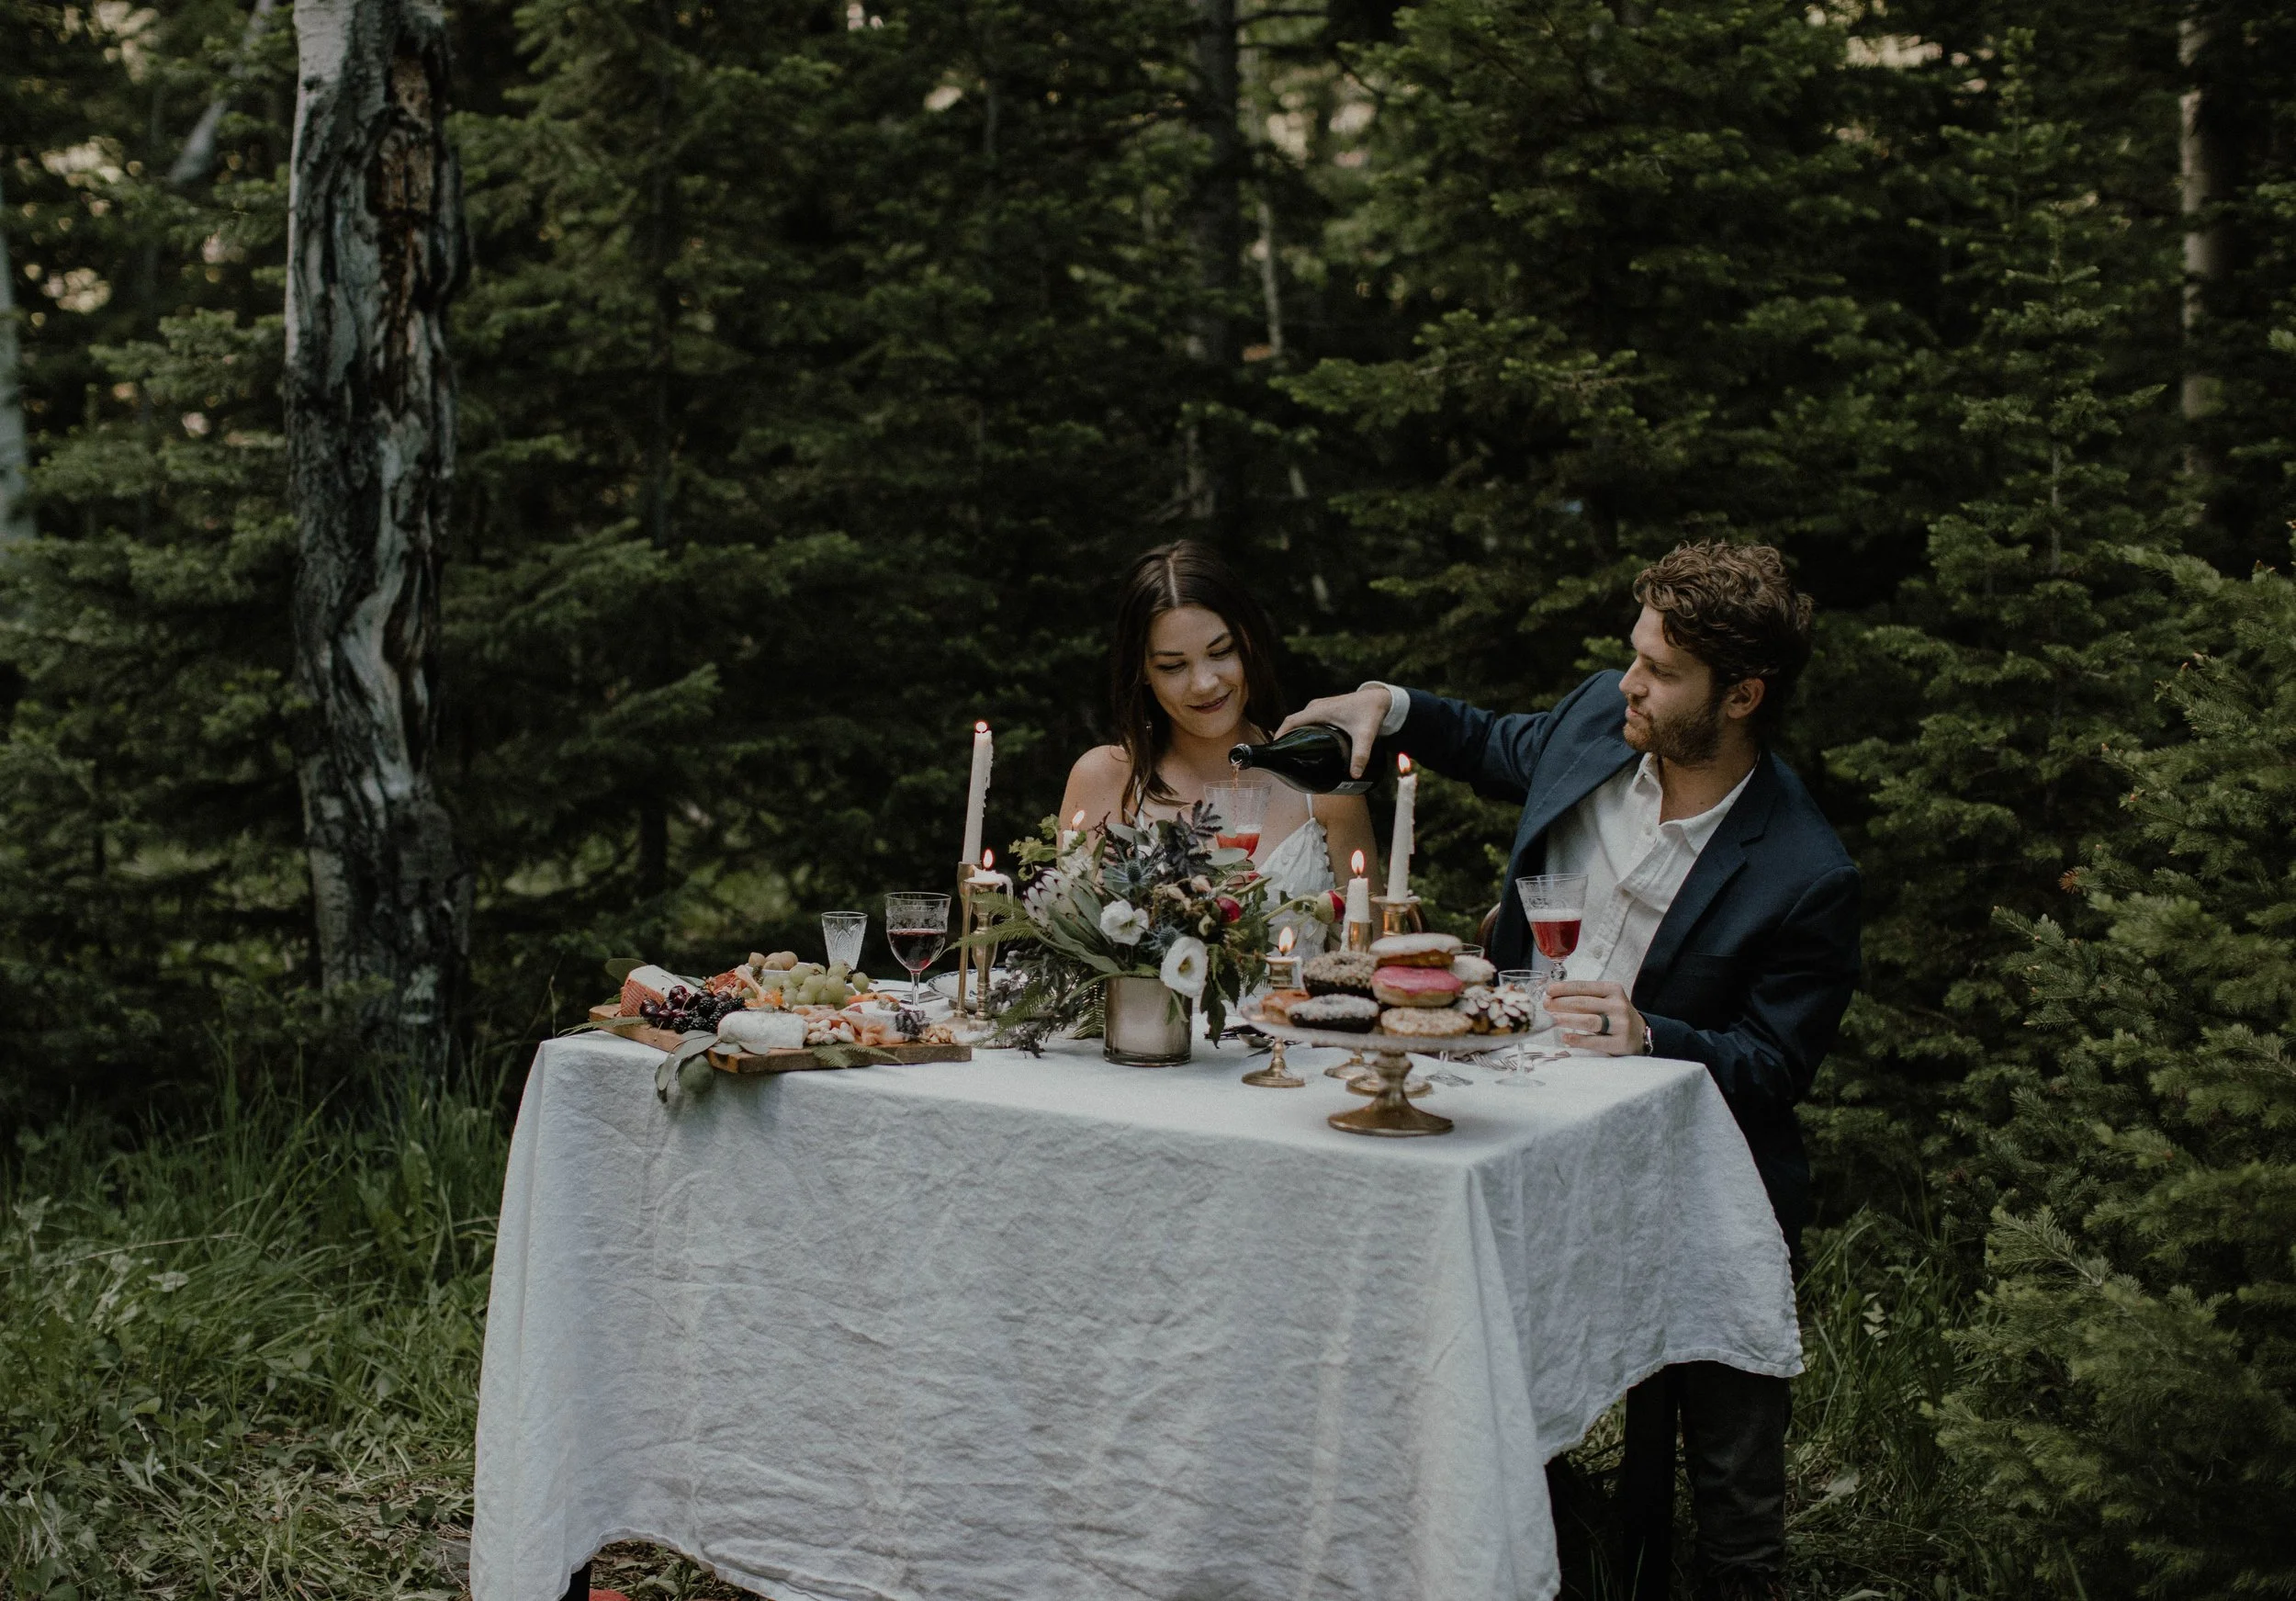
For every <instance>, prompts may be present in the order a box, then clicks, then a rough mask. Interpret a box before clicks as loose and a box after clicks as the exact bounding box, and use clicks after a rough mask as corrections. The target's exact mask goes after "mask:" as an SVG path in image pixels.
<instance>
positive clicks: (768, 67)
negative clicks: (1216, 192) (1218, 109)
mask: <svg viewBox="0 0 2296 1601" xmlns="http://www.w3.org/2000/svg"><path fill="white" fill-rule="evenodd" d="M524 16H525V18H526V23H525V27H526V33H525V38H526V40H527V45H528V48H529V51H530V52H531V62H532V72H533V84H532V86H531V89H530V90H527V91H524V92H523V93H522V96H521V98H522V99H523V100H524V101H526V102H527V104H526V107H525V108H524V109H523V111H516V112H512V113H509V114H505V115H504V116H501V117H499V118H486V119H480V118H467V119H466V120H465V122H464V124H463V130H464V149H465V157H466V163H467V173H468V177H469V184H470V203H471V209H472V216H473V221H474V231H475V232H476V235H477V241H478V259H479V269H478V276H477V277H476V279H475V281H474V283H473V286H472V288H471V291H470V295H469V297H468V300H467V304H466V306H465V308H464V310H463V311H462V312H461V314H460V321H459V324H458V337H459V338H460V340H461V341H462V346H463V348H464V349H465V350H466V351H467V353H468V354H467V370H468V371H470V372H471V374H472V375H473V377H472V381H471V383H470V384H469V386H468V388H467V391H466V405H467V415H468V420H469V431H468V434H467V454H466V457H465V468H466V472H465V480H464V481H465V485H466V493H467V500H468V504H469V510H470V521H469V524H468V531H467V547H466V548H465V549H464V550H463V551H462V552H461V554H460V559H459V560H458V561H457V563H456V565H455V566H453V567H451V568H450V569H449V586H450V588H449V604H450V614H451V618H452V632H451V635H450V649H451V657H450V671H451V672H452V674H453V680H454V682H456V684H457V685H458V686H459V687H458V690H457V692H456V708H455V710H454V713H453V717H454V724H453V727H452V728H451V730H450V733H449V736H448V738H449V744H450V748H451V749H452V750H453V752H454V754H453V755H452V756H451V758H450V761H452V762H453V763H454V764H455V766H456V794H457V796H458V805H459V806H460V809H461V815H462V817H463V818H464V820H465V822H466V825H467V828H468V829H469V838H470V840H471V846H472V851H473V853H474V859H475V860H476V861H477V862H478V864H479V907H478V920H479V935H478V947H479V949H480V951H481V953H490V954H489V956H488V959H489V960H490V961H491V962H492V963H493V964H494V965H493V967H492V971H491V974H490V977H489V980H488V981H489V982H490V983H492V984H494V985H495V987H496V993H497V994H498V995H501V996H502V997H505V998H506V1001H505V1004H504V1010H505V1012H506V1013H507V1014H508V1019H507V1026H508V1027H511V1028H523V1027H524V1026H525V1024H526V1021H527V1019H528V1017H529V1015H530V1014H531V1009H532V1008H533V1006H534V1005H535V1003H536V1001H537V1000H538V999H539V998H541V997H542V996H543V995H545V994H546V987H547V986H548V985H549V983H550V981H551V975H552V974H553V972H562V973H563V975H564V976H563V978H562V979H561V980H560V981H559V982H560V986H561V987H560V989H559V992H558V998H559V1001H560V1003H561V1004H562V1005H570V1004H571V1003H573V1002H577V1001H580V1000H581V999H583V998H585V997H586V993H587V991H586V988H585V987H586V986H588V985H590V984H591V983H593V982H594V980H593V979H592V978H591V975H592V974H593V973H594V971H595V961H594V958H595V956H596V955H597V954H598V953H600V951H601V950H602V949H614V948H619V947H625V946H633V945H635V946H636V947H638V948H643V949H646V950H648V951H653V952H659V953H665V954H668V955H670V956H673V957H674V958H676V959H680V960H684V959H689V958H690V959H692V960H693V961H697V962H705V961H707V960H709V959H711V958H713V957H715V958H717V959H720V960H722V959H723V958H724V956H725V954H726V953H727V952H728V951H731V952H733V953H739V952H740V951H742V950H746V949H748V948H750V947H751V946H753V945H756V944H759V943H760V942H761V941H775V942H787V943H795V944H809V943H811V942H812V941H814V940H816V939H817V937H818V934H817V929H816V928H815V927H814V926H813V925H812V924H811V920H810V915H811V914H812V913H815V912H817V911H819V910H821V909H824V908H828V907H831V906H846V907H854V908H861V909H865V910H872V911H873V910H874V909H875V902H874V900H873V898H872V897H873V896H874V895H876V894H879V893H882V892H883V891H884V890H885V889H887V888H899V887H907V888H917V887H938V886H940V885H942V884H943V883H945V882H946V881H947V880H948V879H950V878H951V877H952V876H953V874H954V872H955V866H956V864H955V863H953V862H952V861H951V860H949V858H950V856H951V854H952V852H953V851H954V850H955V847H956V840H957V827H956V824H957V822H958V814H959V803H960V799H961V796H962V782H963V765H962V764H963V763H964V761H966V759H967V752H968V750H969V747H970V740H969V730H970V727H971V725H972V723H973V720H974V718H975V717H981V716H985V717H986V718H988V719H989V720H990V721H991V722H992V723H993V724H994V725H995V726H996V731H997V735H998V746H999V761H998V767H997V772H996V786H995V788H994V790H993V791H992V816H991V828H990V838H991V839H992V840H999V841H1001V840H1008V839H1011V838H1013V837H1015V836H1016V835H1018V834H1019V833H1020V832H1022V831H1024V830H1025V829H1027V828H1028V827H1030V825H1031V824H1032V823H1033V821H1034V820H1035V818H1036V817H1038V816H1041V813H1042V812H1043V810H1044V809H1046V808H1047V807H1048V806H1049V805H1050V804H1051V798H1052V796H1055V795H1058V793H1059V789H1060V783H1061V778H1062V775H1063V774H1064V772H1065V770H1066V767H1067V764H1068V763H1069V762H1070V761H1073V760H1074V758H1075V755H1076V754H1077V753H1079V752H1080V751H1081V750H1083V749H1085V748H1086V746H1087V745H1088V744H1090V743H1092V742H1093V740H1094V738H1095V733H1094V727H1095V724H1096V723H1097V715H1098V709H1099V705H1100V703H1101V701H1102V699H1103V695H1104V691H1103V688H1102V685H1103V682H1104V678H1103V674H1104V668H1103V665H1102V660H1103V659H1102V652H1103V650H1104V649H1105V627H1106V619H1107V615H1108V611H1109V604H1110V603H1111V600H1112V590H1111V584H1112V580H1113V577H1114V574H1115V572H1116V571H1117V570H1118V569H1119V568H1120V564H1121V562H1122V560H1123V559H1124V558H1126V557H1127V556H1128V555H1129V554H1130V553H1131V552H1132V551H1133V550H1136V549H1138V548H1140V547H1143V546H1145V545H1147V544H1150V543H1153V542H1154V541H1155V540H1156V539H1158V538H1162V537H1170V536H1172V535H1173V534H1174V533H1176V532H1178V531H1179V529H1178V527H1176V526H1175V525H1174V524H1173V523H1172V522H1170V521H1168V520H1167V519H1170V518H1172V517H1173V516H1174V515H1175V514H1176V513H1177V512H1178V511H1179V510H1180V509H1181V508H1180V505H1179V503H1178V502H1177V500H1176V486H1177V485H1178V483H1179V481H1180V479H1181V478H1182V474H1181V472H1180V471H1179V470H1178V468H1179V464H1180V460H1181V443H1182V442H1181V434H1182V428H1181V412H1182V405H1183V402H1184V400H1186V399H1187V396H1188V395H1189V393H1190V392H1191V386H1192V385H1195V384H1197V383H1199V381H1200V379H1199V377H1198V376H1196V373H1195V368H1194V366H1193V364H1192V363H1191V362H1190V359H1189V357H1188V355H1187V349H1186V347H1185V340H1184V331H1185V327H1186V323H1187V315H1186V314H1187V308H1188V307H1189V306H1190V305H1191V304H1193V303H1194V300H1195V297H1196V291H1195V288H1194V276H1193V265H1192V258H1191V256H1190V254H1189V248H1188V242H1187V235H1186V232H1185V231H1184V230H1182V229H1180V228H1179V227H1178V226H1176V223H1175V221H1174V219H1175V217H1176V215H1177V214H1178V210H1179V207H1180V202H1181V200H1182V198H1183V197H1185V196H1187V194H1188V193H1189V192H1190V186H1191V184H1192V183H1193V171H1194V169H1193V163H1194V162H1195V161H1196V160H1197V152H1195V151H1194V149H1193V147H1192V146H1191V144H1190V143H1189V141H1187V139H1186V138H1185V137H1184V118H1183V111H1184V104H1183V100H1182V97H1181V96H1180V94H1179V92H1178V85H1180V83H1181V82H1182V81H1183V78H1184V71H1183V69H1182V68H1181V66H1180V65H1179V63H1180V62H1182V61H1183V60H1184V59H1185V56H1186V52H1187V49H1188V43H1189V39H1190V38H1191V34H1190V31H1189V30H1190V28H1191V27H1192V24H1191V22H1190V19H1189V16H1188V14H1187V10H1186V8H1185V7H1184V6H1177V5H1173V6H1137V5H1129V4H1119V3H1115V0H1067V3H1064V4H1060V5H1054V6H1032V7H1029V8H1026V9H1023V8H1021V7H1018V6H940V5H929V6H913V7H906V8H903V9H902V10H900V11H898V12H892V13H886V14H883V15H873V16H872V13H870V12H869V11H868V10H867V9H866V8H865V7H861V6H856V7H854V8H852V9H851V10H850V11H849V12H843V13H838V14H836V15H834V16H831V15H828V14H827V13H825V12H824V11H823V10H822V9H821V8H819V7H816V6H800V5H785V6H746V7H740V8H728V9H722V10H718V11H710V10H708V9H706V8H703V9H696V10H692V11H677V12H671V11H668V10H665V9H663V8H659V7H655V6H639V5H630V6H617V7H599V6H573V5H566V6H559V5H556V4H546V5H540V6H534V7H531V8H530V9H529V10H528V11H527V12H526V13H524ZM481 375H483V376H481ZM536 797H547V798H546V800H542V801H538V800H537V798H536ZM769 948H770V947H769ZM877 954H879V955H880V956H881V955H882V953H881V952H880V953H877ZM569 991H570V993H569ZM512 996H515V997H517V1000H516V1001H515V1002H512V1001H509V1000H507V998H509V997H512ZM513 1005H514V1006H516V1007H518V1008H521V1009H517V1010H515V1011H512V1006H513Z"/></svg>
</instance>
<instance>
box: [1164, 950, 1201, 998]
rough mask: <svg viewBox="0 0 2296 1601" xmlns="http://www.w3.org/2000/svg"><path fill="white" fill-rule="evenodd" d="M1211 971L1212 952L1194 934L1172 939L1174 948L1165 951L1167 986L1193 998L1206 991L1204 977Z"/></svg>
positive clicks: (1165, 980)
mask: <svg viewBox="0 0 2296 1601" xmlns="http://www.w3.org/2000/svg"><path fill="white" fill-rule="evenodd" d="M1210 971H1211V953H1210V952H1209V951H1207V950H1205V949H1204V941H1201V940H1199V939H1198V938H1196V936H1195V935H1193V934H1183V935H1181V936H1180V937H1179V938H1178V939H1176V940H1175V941H1172V949H1171V950H1169V951H1167V952H1165V957H1164V974H1163V977H1164V984H1165V988H1166V989H1170V990H1173V991H1175V992H1176V993H1178V994H1181V995H1185V996H1187V998H1189V999H1191V1000H1193V999H1195V998H1197V997H1198V996H1199V995H1201V994H1203V993H1204V979H1205V977H1206V975H1208V974H1210Z"/></svg>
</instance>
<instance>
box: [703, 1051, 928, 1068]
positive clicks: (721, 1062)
mask: <svg viewBox="0 0 2296 1601" xmlns="http://www.w3.org/2000/svg"><path fill="white" fill-rule="evenodd" d="M704 1054H706V1055H707V1056H708V1057H709V1059H710V1065H711V1066H713V1067H715V1068H716V1069H717V1070H718V1071H719V1072H720V1073H807V1072H812V1071H813V1070H815V1069H816V1068H823V1067H876V1066H903V1065H907V1064H909V1063H912V1062H970V1061H971V1060H973V1047H972V1046H970V1045H807V1046H805V1047H803V1048H801V1049H798V1050H792V1051H722V1050H713V1051H709V1052H706V1053H704Z"/></svg>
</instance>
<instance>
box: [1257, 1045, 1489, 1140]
mask: <svg viewBox="0 0 2296 1601" xmlns="http://www.w3.org/2000/svg"><path fill="white" fill-rule="evenodd" d="M1245 1021H1246V1022H1248V1023H1250V1024H1251V1025H1252V1026H1253V1027H1254V1028H1255V1029H1257V1030H1259V1032H1262V1033H1264V1034H1266V1035H1267V1036H1268V1037H1269V1038H1270V1039H1276V1040H1283V1041H1287V1042H1289V1043H1291V1044H1295V1045H1330V1046H1333V1047H1335V1048H1336V1049H1339V1050H1342V1051H1360V1052H1362V1053H1363V1054H1365V1055H1366V1056H1367V1057H1368V1058H1370V1065H1371V1071H1372V1072H1374V1073H1376V1074H1378V1075H1379V1088H1378V1090H1376V1091H1375V1092H1374V1093H1373V1095H1372V1097H1371V1099H1370V1100H1369V1101H1367V1103H1366V1104H1364V1105H1362V1106H1359V1107H1357V1108H1356V1110H1355V1111H1335V1112H1334V1113H1332V1115H1331V1116H1330V1117H1328V1118H1326V1119H1324V1120H1323V1121H1324V1122H1328V1123H1330V1124H1331V1125H1332V1127H1334V1128H1335V1129H1339V1130H1342V1131H1344V1132H1345V1133H1351V1134H1386V1135H1389V1136H1390V1137H1393V1138H1408V1137H1410V1136H1411V1135H1413V1134H1447V1133H1450V1132H1451V1120H1450V1119H1449V1118H1447V1117H1439V1116H1437V1115H1436V1114H1435V1113H1434V1112H1431V1111H1421V1110H1420V1109H1419V1108H1418V1107H1415V1106H1413V1105H1412V1103H1411V1102H1410V1101H1409V1100H1407V1099H1404V1097H1403V1083H1404V1081H1405V1080H1406V1079H1407V1078H1409V1077H1411V1053H1412V1052H1413V1051H1420V1052H1424V1053H1425V1054H1428V1055H1430V1056H1432V1055H1435V1054H1438V1053H1440V1054H1445V1055H1450V1056H1482V1055H1488V1054H1491V1052H1493V1051H1503V1050H1505V1049H1506V1048H1507V1047H1508V1046H1510V1045H1519V1044H1521V1043H1523V1042H1524V1041H1525V1040H1526V1039H1528V1038H1529V1037H1530V1036H1529V1035H1528V1034H1527V1033H1522V1034H1446V1035H1442V1036H1430V1035H1424V1034H1390V1033H1388V1032H1385V1031H1383V1030H1376V1029H1375V1030H1373V1031H1372V1032H1369V1033H1364V1034H1351V1033H1346V1032H1343V1031H1341V1030H1338V1029H1303V1028H1300V1027H1297V1026H1296V1025H1294V1024H1291V1023H1288V1022H1281V1021H1278V1020H1277V1019H1275V1018H1264V1017H1258V1016H1252V1017H1247V1018H1246V1019H1245Z"/></svg>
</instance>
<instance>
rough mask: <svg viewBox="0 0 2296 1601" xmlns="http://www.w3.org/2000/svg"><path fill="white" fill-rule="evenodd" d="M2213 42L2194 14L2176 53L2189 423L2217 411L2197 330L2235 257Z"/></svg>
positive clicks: (2183, 401)
mask: <svg viewBox="0 0 2296 1601" xmlns="http://www.w3.org/2000/svg"><path fill="white" fill-rule="evenodd" d="M2213 42H2214V40H2213V39H2212V32H2211V29H2210V27H2209V24H2208V23H2207V22H2206V21H2205V20H2203V19H2201V18H2200V17H2194V16H2187V17H2184V19H2183V20H2182V21H2181V22H2180V23H2179V24H2178V35H2177V46H2178V48H2177V54H2178V60H2179V62H2181V64H2182V65H2183V67H2184V69H2185V72H2186V73H2188V74H2189V82H2188V83H2187V85H2186V86H2185V91H2184V94H2183V96H2182V97H2181V98H2180V100H2179V101H2178V112H2179V126H2178V140H2177V167H2178V171H2177V179H2178V183H2177V190H2178V204H2179V209H2181V210H2182V212H2183V214H2184V333H2185V374H2184V386H2183V390H2182V393H2181V394H2180V395H2179V397H2178V400H2179V403H2180V409H2181V410H2182V412H2183V413H2184V416H2185V419H2186V421H2188V422H2194V421H2198V420H2199V419H2200V418H2202V417H2205V416H2207V415H2208V414H2209V413H2210V412H2213V411H2214V410H2216V405H2217V400H2218V396H2219V386H2218V384H2217V382H2216V379H2215V378H2214V377H2213V376H2212V374H2210V373H2209V371H2208V370H2207V368H2206V366H2204V365H2203V363H2202V361H2201V358H2200V349H2199V339H2198V333H2199V330H2200V323H2201V321H2202V320H2203V319H2204V318H2205V317H2206V316H2207V314H2208V310H2209V296H2210V293H2211V291H2212V289H2213V288H2215V286H2217V285H2218V284H2220V283H2222V282H2223V278H2224V275H2225V270H2226V267H2227V265H2229V260H2230V256H2231V249H2230V242H2229V241H2228V240H2227V239H2226V237H2225V230H2224V223H2223V219H2222V218H2221V217H2219V216H2218V215H2216V214H2215V213H2214V212H2213V211H2212V209H2211V208H2212V207H2213V206H2214V205H2215V203H2216V202H2217V201H2218V200H2220V199H2222V198H2223V188H2224V186H2223V166H2224V162H2223V152H2222V151H2221V150H2220V149H2219V148H2218V146H2219V143H2220V132H2219V130H2218V127H2217V119H2216V118H2215V116H2214V115H2213V114H2212V113H2213V109H2214V108H2213V107H2212V106H2211V105H2210V104H2209V100H2208V96H2207V95H2206V94H2205V92H2204V91H2203V90H2202V88H2201V80H2202V78H2203V77H2204V75H2205V74H2206V72H2207V70H2208V67H2209V65H2210V63H2209V62H2206V61H2205V60H2204V58H2205V57H2207V56H2208V55H2209V53H2210V49H2211V46H2212V44H2213ZM2189 466H2190V467H2191V468H2193V470H2195V471H2206V470H2209V469H2210V468H2212V466H2213V464H2212V463H2211V462H2209V461H2207V460H2206V459H2205V457H2204V456H2203V455H2202V453H2200V451H2199V449H2198V447H2197V446H2196V447H2195V450H2194V452H2193V457H2192V460H2191V461H2190V462H2189Z"/></svg>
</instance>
